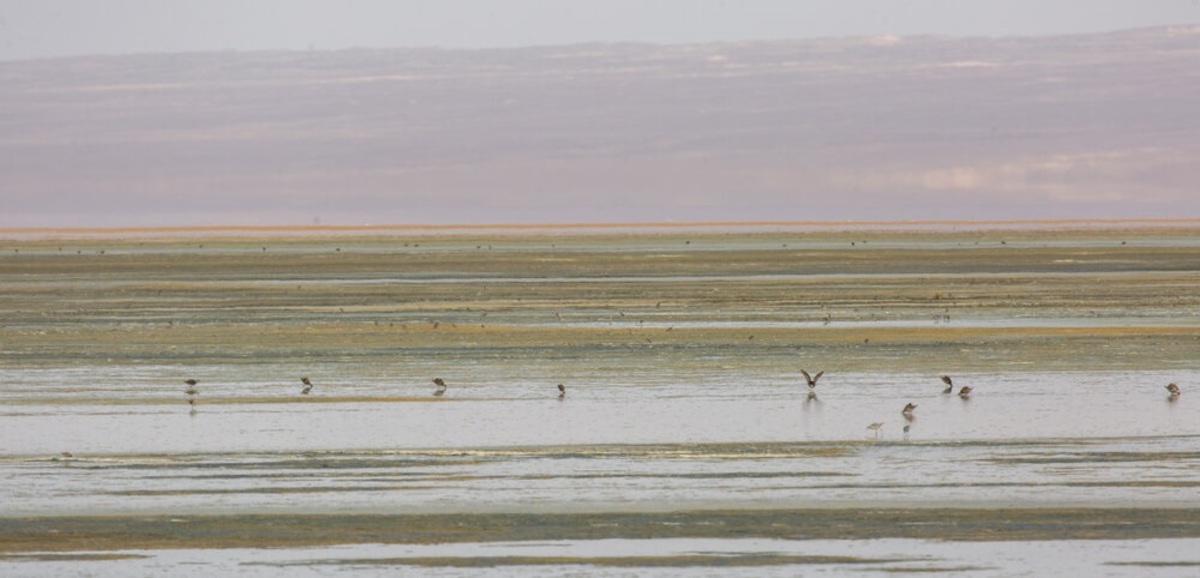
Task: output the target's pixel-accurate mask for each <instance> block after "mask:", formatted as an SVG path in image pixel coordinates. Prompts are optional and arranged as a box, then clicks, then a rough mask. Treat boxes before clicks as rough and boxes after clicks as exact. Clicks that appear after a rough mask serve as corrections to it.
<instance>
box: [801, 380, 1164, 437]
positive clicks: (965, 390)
mask: <svg viewBox="0 0 1200 578" xmlns="http://www.w3.org/2000/svg"><path fill="white" fill-rule="evenodd" d="M800 373H801V374H802V375H803V376H804V380H805V381H807V382H808V399H809V400H810V401H811V400H815V399H816V398H817V391H816V388H817V381H818V380H819V379H821V376H822V375H825V372H824V371H818V372H817V374H816V375H810V374H809V373H808V372H807V371H805V370H803V369H801V370H800ZM941 377H942V383H944V384H946V388H945V389H943V390H942V395H953V394H954V379H953V378H951V377H950V376H949V375H943V376H941ZM1166 388H1167V394H1168V395H1167V401H1171V402H1174V401H1178V400H1179V394H1180V392H1181V390H1180V389H1179V386H1178V385H1176V384H1174V383H1168V384H1167V385H1166ZM972 391H974V390H973V389H972V388H971V386H969V385H964V386H961V387H959V389H958V397H960V398H962V399H963V400H967V399H970V398H971V392H972ZM916 409H917V404H915V403H912V402H909V403H907V404H905V405H904V408H903V409H901V410H900V415H901V416H902V417H903V418H904V435H905V436H907V435H908V432H909V429H910V428H911V427H912V422H913V420H914V419H916V416H915V414H914V412H915V411H916ZM883 424H884V422H881V421H877V422H874V423H872V424H870V425H868V426H867V431H869V432H872V433H874V434H875V438H876V439H878V438H879V430H881V429H883Z"/></svg>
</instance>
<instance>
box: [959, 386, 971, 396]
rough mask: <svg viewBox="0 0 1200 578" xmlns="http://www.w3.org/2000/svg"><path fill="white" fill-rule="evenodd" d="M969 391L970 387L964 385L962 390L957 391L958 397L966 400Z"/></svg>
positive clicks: (969, 394) (969, 393)
mask: <svg viewBox="0 0 1200 578" xmlns="http://www.w3.org/2000/svg"><path fill="white" fill-rule="evenodd" d="M971 391H972V390H971V386H969V385H964V386H962V389H960V390H958V397H961V398H963V399H967V398H968V397H971Z"/></svg>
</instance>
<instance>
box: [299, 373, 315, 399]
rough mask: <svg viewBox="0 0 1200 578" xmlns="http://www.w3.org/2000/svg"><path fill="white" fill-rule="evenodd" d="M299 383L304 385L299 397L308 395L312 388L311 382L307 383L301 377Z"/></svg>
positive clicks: (306, 380) (304, 378) (306, 379)
mask: <svg viewBox="0 0 1200 578" xmlns="http://www.w3.org/2000/svg"><path fill="white" fill-rule="evenodd" d="M300 383H303V384H304V389H301V390H300V395H308V394H309V392H311V391H312V388H313V384H312V382H311V381H309V380H308V378H307V377H301V378H300Z"/></svg>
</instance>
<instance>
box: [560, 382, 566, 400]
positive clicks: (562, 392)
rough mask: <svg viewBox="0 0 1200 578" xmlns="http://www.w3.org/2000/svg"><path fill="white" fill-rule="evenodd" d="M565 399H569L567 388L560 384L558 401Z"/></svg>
mask: <svg viewBox="0 0 1200 578" xmlns="http://www.w3.org/2000/svg"><path fill="white" fill-rule="evenodd" d="M564 397H567V388H565V387H563V384H561V383H560V384H558V399H562V398H564Z"/></svg>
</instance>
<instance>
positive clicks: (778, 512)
mask: <svg viewBox="0 0 1200 578" xmlns="http://www.w3.org/2000/svg"><path fill="white" fill-rule="evenodd" d="M730 537H738V538H750V537H754V538H779V539H790V540H805V539H824V540H830V539H833V540H867V539H878V538H912V539H930V540H952V541H1017V540H1021V541H1027V540H1080V539H1085V540H1112V539H1120V540H1143V539H1155V538H1198V537H1200V510H1197V509H1194V508H1153V509H1139V508H1122V507H1112V508H1087V509H1072V508H1034V509H1029V508H981V509H971V508H916V509H912V508H894V507H893V508H822V509H804V510H788V509H764V510H732V511H729V510H712V511H683V512H642V513H608V514H605V513H587V514H583V513H577V514H570V513H563V514H519V513H514V514H476V515H471V514H460V515H333V514H324V515H253V514H248V515H228V516H149V517H124V516H93V517H72V516H69V515H67V516H55V517H42V518H17V519H7V520H4V523H3V524H0V551H3V552H22V551H55V552H57V551H74V550H116V549H120V550H142V549H160V548H161V549H184V548H281V547H293V548H295V547H304V546H321V545H333V544H359V543H382V544H405V543H412V544H431V543H453V542H517V541H543V540H605V539H617V538H621V539H648V538H657V539H667V538H730Z"/></svg>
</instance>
